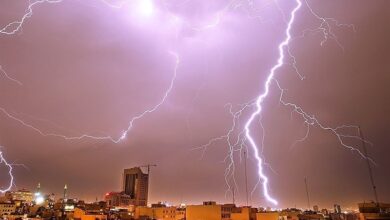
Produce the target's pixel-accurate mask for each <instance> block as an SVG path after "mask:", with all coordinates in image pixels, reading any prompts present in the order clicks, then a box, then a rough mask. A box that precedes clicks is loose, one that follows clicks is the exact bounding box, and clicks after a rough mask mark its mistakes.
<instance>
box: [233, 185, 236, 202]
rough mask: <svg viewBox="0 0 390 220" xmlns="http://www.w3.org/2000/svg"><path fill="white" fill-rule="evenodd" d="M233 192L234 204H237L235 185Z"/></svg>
mask: <svg viewBox="0 0 390 220" xmlns="http://www.w3.org/2000/svg"><path fill="white" fill-rule="evenodd" d="M232 194H233V204H236V197H235V189H234V186H233V191H232Z"/></svg>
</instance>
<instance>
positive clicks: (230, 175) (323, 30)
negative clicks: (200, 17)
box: [193, 0, 375, 206]
mask: <svg viewBox="0 0 390 220" xmlns="http://www.w3.org/2000/svg"><path fill="white" fill-rule="evenodd" d="M295 2H296V6H295V8H293V10H291V12H290V16H289V20H288V21H286V16H285V15H284V13H283V11H282V9H281V8H280V7H279V6H278V4H277V2H275V4H276V5H277V8H278V10H279V12H280V13H281V14H282V17H283V20H284V21H285V22H286V29H285V38H284V40H283V41H282V42H281V43H280V44H279V45H278V49H279V57H278V60H277V62H276V64H275V65H274V66H273V67H272V68H271V69H270V71H269V72H268V75H267V78H266V81H265V83H264V92H263V93H261V94H260V95H259V96H258V97H257V98H256V100H255V101H254V102H249V103H246V104H244V105H243V107H242V108H240V109H239V110H238V111H236V112H234V111H232V106H231V104H228V105H229V111H230V114H231V115H232V120H233V124H232V126H231V127H230V129H229V130H228V132H227V133H226V134H224V135H222V136H219V137H216V138H213V139H210V140H209V142H207V143H206V144H204V145H201V146H199V147H195V148H193V149H201V150H202V155H201V157H203V156H204V154H205V152H206V151H207V149H208V148H209V147H211V146H212V145H213V144H215V143H216V142H219V141H226V144H227V146H228V156H227V157H226V158H225V160H224V161H225V162H226V161H228V162H227V163H228V165H227V168H226V170H225V181H226V183H227V186H228V190H227V192H230V193H231V192H232V187H231V184H230V183H229V182H230V181H229V179H232V184H233V185H234V186H235V187H234V188H233V190H234V189H237V187H236V180H235V176H234V170H235V161H234V158H233V155H234V153H235V152H237V151H239V152H240V154H239V155H240V160H241V154H242V151H243V150H245V151H247V148H248V147H250V148H251V149H252V151H253V152H254V157H255V159H256V161H257V168H258V169H257V170H258V176H259V181H258V182H257V183H256V184H255V186H254V188H253V190H252V192H251V195H252V194H253V193H254V192H255V190H256V188H257V186H258V185H259V184H260V183H261V185H262V191H263V195H264V198H265V199H266V200H267V201H268V202H270V203H272V204H273V205H275V206H276V205H277V204H278V201H277V200H276V199H275V198H273V197H272V196H271V195H270V193H269V178H268V177H267V175H266V174H265V172H264V166H269V164H268V163H266V162H265V161H264V158H263V157H262V151H263V149H264V138H265V134H264V132H265V131H264V127H263V125H262V123H261V117H260V116H261V113H262V109H263V105H262V104H263V101H264V100H265V99H266V98H267V97H268V95H269V93H270V89H271V84H272V82H275V84H276V85H277V88H278V89H279V91H280V98H279V102H280V103H281V104H283V105H284V106H286V107H288V108H290V109H292V113H296V114H298V115H300V116H301V118H302V119H303V121H304V123H305V124H306V125H307V131H306V134H305V136H304V137H302V138H301V139H299V140H297V141H295V143H294V144H293V145H295V144H297V143H299V142H303V141H305V140H306V139H307V138H308V136H309V131H310V127H315V126H316V127H318V128H320V129H322V130H324V131H328V132H331V133H332V134H333V135H335V136H336V138H337V140H338V141H339V143H340V145H341V146H343V147H345V148H346V149H349V150H351V151H353V152H356V153H357V154H358V155H360V156H361V157H362V158H364V159H368V160H369V161H371V162H372V163H373V164H375V161H374V160H373V159H372V158H367V157H366V156H365V155H364V154H363V153H362V152H361V151H360V150H359V149H358V148H357V147H355V146H353V145H349V144H347V143H346V142H345V139H356V140H360V141H364V142H365V143H367V144H370V145H373V144H372V143H371V142H369V141H366V140H364V139H362V138H361V137H360V136H359V135H358V129H359V127H358V126H355V125H341V126H338V127H329V126H326V125H324V124H323V123H321V122H320V121H319V120H318V119H317V117H316V116H314V115H311V114H309V113H307V112H306V111H305V110H304V109H303V108H302V107H300V106H299V105H297V104H295V103H292V102H287V101H285V100H284V99H283V98H284V97H283V95H284V94H285V92H286V90H284V89H283V88H282V87H281V86H280V84H279V82H278V81H277V79H276V78H275V73H276V71H277V70H278V69H279V68H280V67H282V66H283V65H285V64H288V65H291V66H292V68H293V70H294V71H295V73H296V74H297V75H298V76H299V78H300V79H301V80H304V79H305V76H304V75H302V74H301V73H300V71H299V69H298V67H297V60H296V58H295V57H294V55H293V54H292V52H291V50H290V47H289V44H290V43H291V41H293V40H295V39H298V38H303V37H305V36H306V35H307V34H308V33H312V34H317V33H320V34H321V35H322V36H323V39H322V40H321V42H320V45H321V46H323V45H324V44H325V43H326V42H327V41H328V40H334V41H335V42H336V44H337V45H338V46H339V47H340V48H341V49H342V50H343V51H344V47H343V45H342V44H341V43H340V42H339V40H338V38H337V36H336V35H335V34H334V32H333V29H332V25H331V23H333V24H334V25H336V26H337V27H348V28H351V29H352V30H353V31H354V32H355V26H354V25H352V24H343V23H340V22H338V20H336V19H334V18H325V17H321V16H320V15H318V14H317V13H316V12H315V11H314V10H313V9H312V8H311V6H310V5H309V4H308V2H307V1H306V0H304V1H302V0H295ZM303 4H305V5H306V7H307V8H308V10H309V12H310V13H311V14H312V15H313V16H314V17H315V18H316V19H317V20H319V21H320V25H319V26H318V27H317V28H314V29H305V30H304V31H303V32H302V35H300V36H297V37H294V38H293V37H292V36H291V29H292V26H293V24H294V20H295V17H296V13H297V12H298V11H299V10H300V8H301V7H302V5H303ZM255 18H258V16H255ZM286 56H289V57H290V59H291V60H292V61H291V63H285V62H284V60H285V59H286ZM253 106H254V107H255V110H254V111H253V112H252V113H251V114H250V117H249V119H248V120H247V121H246V123H245V126H244V129H243V130H240V128H239V126H238V124H239V120H240V117H241V116H242V115H243V112H244V111H245V110H246V109H247V108H251V107H253ZM256 118H259V124H260V126H261V129H262V134H263V135H262V139H261V143H260V144H257V143H256V141H255V140H254V138H253V137H252V135H251V126H252V124H253V122H255V119H256ZM345 129H354V130H355V131H356V134H355V135H351V134H346V133H344V130H345ZM235 130H238V131H237V133H238V135H237V136H236V142H233V143H232V142H231V139H232V138H233V137H232V135H234V131H235ZM243 134H244V135H243ZM248 145H249V146H248ZM259 149H261V151H260V150H259ZM269 168H270V169H271V170H272V171H273V169H272V167H270V166H269Z"/></svg>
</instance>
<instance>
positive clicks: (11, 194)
mask: <svg viewBox="0 0 390 220" xmlns="http://www.w3.org/2000/svg"><path fill="white" fill-rule="evenodd" d="M5 198H6V199H7V200H8V201H21V202H25V203H31V202H32V201H33V199H34V197H33V193H32V192H30V191H28V190H26V189H21V190H18V191H8V192H6V193H5Z"/></svg>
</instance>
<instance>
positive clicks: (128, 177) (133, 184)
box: [122, 167, 149, 206]
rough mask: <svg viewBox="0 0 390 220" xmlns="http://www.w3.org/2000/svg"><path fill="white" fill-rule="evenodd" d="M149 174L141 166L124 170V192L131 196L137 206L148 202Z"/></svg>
mask: <svg viewBox="0 0 390 220" xmlns="http://www.w3.org/2000/svg"><path fill="white" fill-rule="evenodd" d="M148 184H149V174H145V173H143V172H142V170H141V168H139V167H133V168H130V169H125V170H124V172H123V188H122V190H123V192H124V194H126V195H128V196H130V198H131V199H132V200H133V201H132V203H133V205H135V206H146V205H147V204H148Z"/></svg>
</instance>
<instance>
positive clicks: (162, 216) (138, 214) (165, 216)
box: [134, 203, 186, 220]
mask: <svg viewBox="0 0 390 220" xmlns="http://www.w3.org/2000/svg"><path fill="white" fill-rule="evenodd" d="M185 211H186V210H185V208H177V207H174V206H168V207H167V206H166V205H164V204H161V203H159V204H153V205H152V207H147V206H137V207H136V208H135V215H134V217H135V219H156V220H184V219H185V213H186V212H185Z"/></svg>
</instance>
